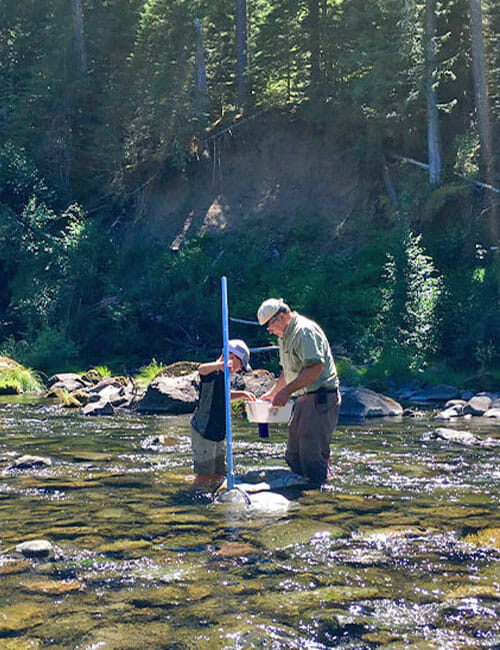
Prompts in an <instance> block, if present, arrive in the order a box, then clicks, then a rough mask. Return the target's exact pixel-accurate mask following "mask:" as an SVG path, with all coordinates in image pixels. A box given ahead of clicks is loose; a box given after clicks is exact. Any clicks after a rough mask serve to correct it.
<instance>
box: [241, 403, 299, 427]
mask: <svg viewBox="0 0 500 650" xmlns="http://www.w3.org/2000/svg"><path fill="white" fill-rule="evenodd" d="M292 408H293V402H287V403H286V404H285V406H273V405H272V404H271V402H265V401H264V400H260V399H258V400H257V401H255V402H245V409H246V412H247V417H248V419H249V420H250V422H257V423H259V424H266V423H269V424H271V423H274V424H286V423H287V422H288V421H289V420H290V417H291V415H292Z"/></svg>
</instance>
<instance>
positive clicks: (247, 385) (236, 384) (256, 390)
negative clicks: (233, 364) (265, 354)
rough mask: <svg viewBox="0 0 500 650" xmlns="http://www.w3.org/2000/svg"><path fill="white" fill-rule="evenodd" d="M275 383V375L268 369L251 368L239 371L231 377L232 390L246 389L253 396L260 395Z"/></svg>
mask: <svg viewBox="0 0 500 650" xmlns="http://www.w3.org/2000/svg"><path fill="white" fill-rule="evenodd" d="M275 383H276V377H275V376H274V375H273V373H272V372H269V371H268V370H263V369H259V370H251V371H250V372H241V373H238V374H236V375H234V376H233V377H232V378H231V388H233V390H246V391H248V392H250V393H253V394H254V395H255V397H261V396H262V395H264V393H267V391H268V390H270V389H271V387H272V386H273V385H274V384H275Z"/></svg>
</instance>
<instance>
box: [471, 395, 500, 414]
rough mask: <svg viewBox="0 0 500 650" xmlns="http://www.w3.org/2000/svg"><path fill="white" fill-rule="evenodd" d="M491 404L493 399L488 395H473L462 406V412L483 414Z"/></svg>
mask: <svg viewBox="0 0 500 650" xmlns="http://www.w3.org/2000/svg"><path fill="white" fill-rule="evenodd" d="M492 404H493V400H492V399H491V397H489V396H488V395H475V396H474V397H472V398H471V399H470V400H469V401H468V402H467V403H466V405H465V406H464V413H465V414H466V415H467V414H468V413H470V414H471V415H484V414H485V413H486V411H487V410H488V409H489V408H490V406H491V405H492Z"/></svg>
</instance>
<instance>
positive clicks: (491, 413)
mask: <svg viewBox="0 0 500 650" xmlns="http://www.w3.org/2000/svg"><path fill="white" fill-rule="evenodd" d="M484 417H485V418H494V419H495V420H500V408H492V409H488V410H487V411H486V413H485V414H484Z"/></svg>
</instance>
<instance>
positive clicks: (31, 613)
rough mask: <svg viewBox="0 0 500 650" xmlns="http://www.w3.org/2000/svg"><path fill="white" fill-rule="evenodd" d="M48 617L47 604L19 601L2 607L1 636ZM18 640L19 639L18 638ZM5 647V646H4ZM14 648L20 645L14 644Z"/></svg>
mask: <svg viewBox="0 0 500 650" xmlns="http://www.w3.org/2000/svg"><path fill="white" fill-rule="evenodd" d="M46 617H47V606H46V605H39V604H35V603H32V602H18V603H16V604H14V605H7V606H6V607H1V608H0V636H11V635H16V634H20V633H21V632H23V631H24V630H29V629H30V628H32V627H34V626H35V625H39V624H40V623H42V622H43V621H44V619H46ZM16 641H17V639H16ZM2 647H3V646H2ZM12 647H13V648H17V647H19V646H17V645H13V646H12Z"/></svg>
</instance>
